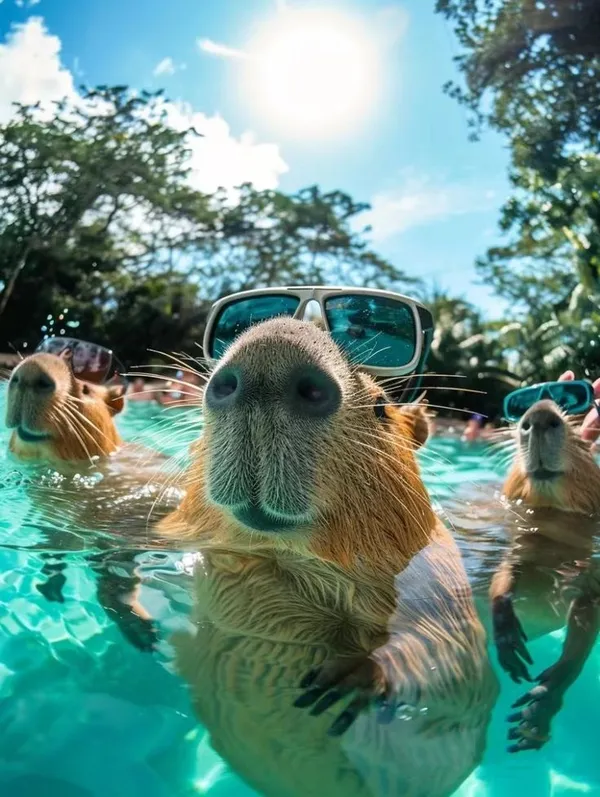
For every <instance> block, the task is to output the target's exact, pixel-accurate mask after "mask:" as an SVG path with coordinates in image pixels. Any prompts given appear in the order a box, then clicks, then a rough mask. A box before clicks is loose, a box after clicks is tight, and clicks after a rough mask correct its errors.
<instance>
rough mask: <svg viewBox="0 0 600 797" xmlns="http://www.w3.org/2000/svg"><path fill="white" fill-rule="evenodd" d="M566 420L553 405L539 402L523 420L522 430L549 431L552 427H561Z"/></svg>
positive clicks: (528, 411)
mask: <svg viewBox="0 0 600 797" xmlns="http://www.w3.org/2000/svg"><path fill="white" fill-rule="evenodd" d="M563 425H564V421H563V419H562V418H561V416H560V415H559V414H558V412H557V411H556V410H555V409H554V408H553V406H552V405H550V406H548V405H546V404H545V402H544V403H543V402H538V403H537V404H534V405H533V407H531V408H530V409H529V410H527V412H526V413H525V415H524V416H523V420H522V421H521V430H522V431H524V432H527V431H529V430H532V431H533V432H538V433H542V432H547V431H549V430H550V429H560V428H561V427H562V426H563Z"/></svg>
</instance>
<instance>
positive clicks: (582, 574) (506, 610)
mask: <svg viewBox="0 0 600 797" xmlns="http://www.w3.org/2000/svg"><path fill="white" fill-rule="evenodd" d="M540 404H543V405H544V406H545V407H546V408H549V409H550V410H551V411H552V412H553V413H555V415H556V417H557V418H560V419H561V425H560V426H559V427H558V428H557V429H556V430H555V438H550V439H549V442H547V443H546V445H547V446H548V448H547V450H546V451H545V452H544V456H546V457H547V459H548V461H549V462H551V463H552V464H553V469H554V468H556V469H557V470H560V471H562V474H561V475H559V476H558V477H556V478H554V479H550V480H539V479H535V478H532V476H531V475H530V473H529V472H528V467H527V462H528V458H529V451H528V449H527V446H525V445H524V444H523V443H522V441H521V440H520V436H519V428H520V427H519V428H517V429H516V430H515V435H516V437H517V446H518V450H517V453H516V455H515V459H514V462H513V465H512V468H511V470H510V473H509V475H508V477H507V479H506V482H505V485H504V494H505V496H506V497H507V498H508V499H510V500H511V501H519V502H522V505H521V504H520V505H519V509H520V508H522V506H524V507H525V508H529V509H533V510H534V513H533V514H531V513H529V514H527V515H525V516H524V518H523V522H522V523H521V524H520V526H519V529H518V531H517V533H514V534H513V539H512V546H511V548H510V550H509V552H508V554H507V556H506V558H505V560H504V561H503V562H502V564H501V566H500V567H499V569H498V570H497V572H496V573H495V575H494V578H493V580H492V585H491V589H490V598H491V608H492V620H493V623H494V626H495V641H496V648H497V652H498V656H499V660H500V663H501V665H502V666H503V668H504V669H505V670H506V671H507V672H508V673H509V675H510V676H511V677H512V678H513V680H516V681H521V680H527V678H528V677H529V673H528V667H527V664H530V662H527V658H526V655H525V654H523V653H522V652H521V653H519V652H518V651H519V649H521V650H522V645H523V643H524V641H525V640H524V639H521V642H519V641H518V640H519V639H520V638H521V632H520V631H519V624H520V625H521V626H522V628H523V630H524V632H525V634H526V637H527V638H528V639H535V638H536V637H539V636H542V635H544V634H547V633H549V632H551V631H554V630H556V629H558V628H561V627H563V626H564V625H565V623H566V624H567V638H566V641H565V643H564V646H563V649H562V653H561V656H560V659H559V660H558V662H556V663H555V664H554V665H552V666H551V667H549V668H548V669H547V670H545V671H544V672H543V673H542V675H541V676H540V684H541V687H543V688H544V689H545V690H546V691H545V692H544V693H543V695H542V697H541V699H538V700H535V701H531V705H530V706H528V707H526V708H525V711H526V713H527V716H524V715H523V716H521V715H519V716H516V718H513V721H514V722H517V723H522V724H520V725H518V726H515V727H518V729H519V730H518V734H517V735H513V736H512V737H511V738H512V739H513V740H514V741H515V742H516V744H515V745H514V746H513V748H512V749H513V750H515V751H516V750H518V749H529V747H530V746H531V747H533V748H536V747H541V746H542V745H543V744H544V743H545V742H546V741H547V739H548V738H549V735H550V728H551V722H552V719H553V717H554V716H555V714H556V713H557V712H558V710H559V709H560V706H561V704H562V700H563V697H564V694H565V693H566V691H567V689H568V688H569V687H570V686H571V685H572V684H573V682H574V681H575V680H576V679H577V677H578V675H579V673H580V671H581V669H582V668H583V666H584V664H585V661H586V659H587V656H588V655H589V652H590V650H591V648H592V647H593V645H594V640H595V639H596V636H597V633H598V627H599V624H600V572H598V567H597V565H595V564H594V562H595V559H594V558H593V557H592V554H593V553H594V537H595V535H598V530H599V526H598V515H599V513H600V468H599V467H598V464H597V463H596V461H595V460H594V457H593V456H592V454H591V450H590V444H589V443H587V442H585V441H583V440H582V439H581V438H580V436H579V430H578V428H577V427H576V426H574V425H572V424H571V423H569V422H568V419H567V418H566V417H565V416H564V414H563V413H562V412H561V410H560V409H559V408H558V407H557V406H556V405H555V404H553V402H540ZM532 409H533V408H532ZM536 456H538V455H536ZM513 526H514V524H513ZM536 667H538V668H539V670H541V669H543V668H542V667H540V665H539V663H537V662H536ZM541 687H539V686H538V687H537V688H538V689H540V688H541ZM532 728H533V729H534V730H535V732H533V733H532V732H531V729H532ZM523 729H524V730H523ZM519 734H521V735H519ZM526 734H529V735H528V736H526Z"/></svg>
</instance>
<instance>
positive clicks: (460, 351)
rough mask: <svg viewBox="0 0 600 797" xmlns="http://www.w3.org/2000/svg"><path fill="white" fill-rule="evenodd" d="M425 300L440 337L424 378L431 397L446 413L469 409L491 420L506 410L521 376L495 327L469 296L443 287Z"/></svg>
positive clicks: (435, 336) (433, 348) (433, 404)
mask: <svg viewBox="0 0 600 797" xmlns="http://www.w3.org/2000/svg"><path fill="white" fill-rule="evenodd" d="M422 298H423V301H424V302H425V304H426V305H427V306H428V307H429V309H430V310H431V312H432V314H433V318H434V330H435V331H434V338H433V342H432V346H431V354H430V356H429V359H428V363H427V370H428V372H430V374H431V375H429V376H427V377H426V378H425V379H424V381H423V387H424V388H426V389H428V391H429V401H430V402H431V404H432V406H434V408H435V407H436V406H437V409H438V411H440V412H441V413H442V414H445V413H446V412H447V411H451V412H454V411H456V412H457V413H458V415H459V417H461V418H462V419H464V418H465V413H464V411H465V410H468V411H470V412H478V413H482V414H483V415H486V416H488V417H490V418H497V417H499V415H500V413H501V408H502V398H503V396H504V395H505V394H506V393H508V392H509V391H510V390H511V389H513V387H514V386H515V384H517V383H518V378H517V377H515V375H514V374H512V373H510V372H509V371H508V369H507V361H506V358H505V356H504V351H503V347H502V345H501V344H500V341H499V338H498V336H497V335H496V334H494V332H493V326H492V327H491V328H490V326H489V325H488V324H487V323H485V322H484V321H483V319H482V317H481V315H480V313H479V311H478V310H477V309H476V308H475V307H474V306H473V305H472V304H471V303H470V302H468V301H467V300H466V299H464V298H462V297H455V296H450V295H448V294H447V293H446V292H445V291H442V290H440V289H438V288H433V289H432V290H430V291H428V292H426V293H425V294H424V295H423V297H422Z"/></svg>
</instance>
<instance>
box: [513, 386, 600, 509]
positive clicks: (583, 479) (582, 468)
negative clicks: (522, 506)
mask: <svg viewBox="0 0 600 797" xmlns="http://www.w3.org/2000/svg"><path fill="white" fill-rule="evenodd" d="M515 434H516V438H517V453H516V456H515V460H514V462H513V466H512V469H511V471H510V473H509V475H508V478H507V481H506V484H505V486H504V492H505V495H506V496H507V498H510V499H512V500H516V499H521V500H522V501H523V502H524V503H526V504H529V505H531V506H538V507H555V508H557V509H563V510H565V511H571V512H582V513H596V512H600V468H599V467H598V465H597V464H596V461H595V460H594V457H593V456H592V453H591V450H590V444H589V443H587V442H585V441H584V440H582V439H581V437H580V435H579V433H578V430H577V428H576V427H574V426H573V425H571V424H570V423H569V422H568V420H567V418H566V416H565V415H564V413H563V412H562V410H561V409H560V408H559V407H558V406H557V405H556V404H555V403H554V402H553V401H549V400H544V401H538V402H537V403H536V404H534V405H533V406H532V407H530V408H529V409H528V410H527V412H526V413H525V414H524V415H523V417H522V418H521V420H520V421H519V423H518V424H517V427H516V429H515Z"/></svg>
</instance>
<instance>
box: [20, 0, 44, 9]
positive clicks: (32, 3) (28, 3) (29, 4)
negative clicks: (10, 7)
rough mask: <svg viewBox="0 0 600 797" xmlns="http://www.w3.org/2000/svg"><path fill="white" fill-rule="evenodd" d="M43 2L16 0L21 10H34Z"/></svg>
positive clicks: (38, 0)
mask: <svg viewBox="0 0 600 797" xmlns="http://www.w3.org/2000/svg"><path fill="white" fill-rule="evenodd" d="M41 2H42V0H15V5H16V6H18V7H19V8H33V7H34V6H37V5H39V4H40V3H41Z"/></svg>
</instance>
